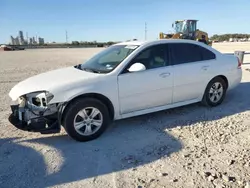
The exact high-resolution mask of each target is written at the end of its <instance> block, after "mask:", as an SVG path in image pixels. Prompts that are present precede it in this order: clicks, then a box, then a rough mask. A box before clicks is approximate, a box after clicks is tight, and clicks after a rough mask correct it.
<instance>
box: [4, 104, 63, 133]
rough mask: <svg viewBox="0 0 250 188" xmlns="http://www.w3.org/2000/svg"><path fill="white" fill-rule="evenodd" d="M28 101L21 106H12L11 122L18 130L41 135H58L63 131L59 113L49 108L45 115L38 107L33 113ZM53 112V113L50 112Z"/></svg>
mask: <svg viewBox="0 0 250 188" xmlns="http://www.w3.org/2000/svg"><path fill="white" fill-rule="evenodd" d="M30 105H33V104H30V103H28V102H27V101H25V102H24V103H22V102H19V104H11V105H10V107H11V114H10V115H9V122H10V123H11V124H12V125H14V126H15V127H16V128H18V129H20V130H23V131H29V132H40V133H41V134H51V133H58V132H60V130H61V126H60V124H59V123H58V112H57V111H56V110H55V108H56V107H54V109H53V110H51V109H50V108H48V109H47V110H46V111H48V113H47V114H46V113H44V112H42V111H39V110H38V109H37V107H36V111H33V110H32V108H31V107H30ZM50 110H51V111H50Z"/></svg>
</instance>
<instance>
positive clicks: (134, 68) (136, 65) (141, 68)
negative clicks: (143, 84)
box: [128, 63, 146, 72]
mask: <svg viewBox="0 0 250 188" xmlns="http://www.w3.org/2000/svg"><path fill="white" fill-rule="evenodd" d="M144 70H146V67H145V66H144V65H143V64H142V63H134V64H133V65H131V67H129V69H128V71H129V72H138V71H144Z"/></svg>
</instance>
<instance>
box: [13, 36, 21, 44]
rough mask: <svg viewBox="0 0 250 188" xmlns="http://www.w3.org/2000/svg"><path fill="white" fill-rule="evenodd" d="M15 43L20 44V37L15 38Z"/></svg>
mask: <svg viewBox="0 0 250 188" xmlns="http://www.w3.org/2000/svg"><path fill="white" fill-rule="evenodd" d="M14 45H20V42H19V39H18V37H16V38H15V42H14Z"/></svg>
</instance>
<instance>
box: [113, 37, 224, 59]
mask: <svg viewBox="0 0 250 188" xmlns="http://www.w3.org/2000/svg"><path fill="white" fill-rule="evenodd" d="M167 43H189V44H196V45H199V46H202V47H204V48H207V49H208V50H210V51H212V52H214V53H216V54H217V55H218V54H221V53H220V52H219V51H218V50H216V49H214V48H212V47H211V46H209V45H207V44H204V43H203V42H199V41H196V40H189V39H156V40H150V41H137V40H136V41H126V42H121V43H117V44H114V45H139V46H141V47H143V46H150V45H156V44H167Z"/></svg>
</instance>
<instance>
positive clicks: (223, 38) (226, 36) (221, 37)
mask: <svg viewBox="0 0 250 188" xmlns="http://www.w3.org/2000/svg"><path fill="white" fill-rule="evenodd" d="M230 38H236V39H245V38H247V39H248V38H250V34H239V33H235V34H222V35H217V34H215V35H213V36H211V37H210V40H217V41H228V40H229V39H230Z"/></svg>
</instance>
